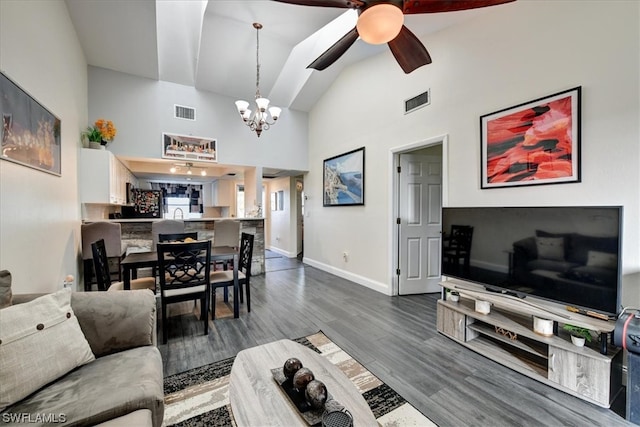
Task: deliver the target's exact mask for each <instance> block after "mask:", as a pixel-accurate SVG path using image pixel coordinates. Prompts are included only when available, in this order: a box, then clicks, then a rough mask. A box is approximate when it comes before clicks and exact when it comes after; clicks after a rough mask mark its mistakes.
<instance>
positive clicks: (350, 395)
mask: <svg viewBox="0 0 640 427" xmlns="http://www.w3.org/2000/svg"><path fill="white" fill-rule="evenodd" d="M290 357H297V358H298V359H300V361H301V362H302V364H303V366H305V367H307V368H309V369H311V371H313V374H314V376H315V377H316V379H318V380H319V381H322V382H323V383H324V384H325V385H326V387H327V390H328V391H329V393H330V394H331V395H332V396H333V398H334V399H335V400H337V401H338V402H340V403H341V404H342V405H344V407H345V408H346V409H348V410H349V412H351V415H352V416H353V421H354V426H356V427H357V426H375V425H377V422H376V419H375V417H374V416H373V413H372V412H371V409H370V408H369V405H368V404H367V402H366V401H365V400H364V397H362V394H361V393H360V391H359V390H358V389H357V388H356V386H355V385H354V384H353V383H352V382H351V380H349V378H347V376H346V375H345V374H344V373H343V372H342V371H341V370H340V369H339V368H338V367H337V366H335V365H334V364H333V363H331V362H330V361H329V360H327V359H326V358H325V357H323V356H322V355H319V354H317V353H316V352H314V351H312V350H310V349H308V348H306V347H305V346H303V345H300V344H298V343H295V342H293V341H290V340H280V341H275V342H272V343H269V344H264V345H260V346H257V347H253V348H249V349H246V350H242V351H241V352H239V353H238V355H237V356H236V359H235V361H234V362H233V366H232V368H231V375H230V380H229V400H230V402H231V409H232V411H233V417H234V418H235V420H236V423H237V425H238V426H257V425H259V426H296V425H301V426H307V425H308V424H307V423H306V421H305V420H304V419H303V418H302V417H301V416H300V414H299V413H298V410H297V409H296V408H295V406H294V405H293V403H291V401H290V400H289V398H288V397H287V396H286V394H285V393H284V391H283V390H282V389H281V388H280V386H279V385H278V384H277V383H276V381H275V380H274V379H273V376H272V374H271V369H273V368H278V367H282V366H283V365H284V362H285V360H287V359H288V358H290Z"/></svg>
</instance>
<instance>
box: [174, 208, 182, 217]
mask: <svg viewBox="0 0 640 427" xmlns="http://www.w3.org/2000/svg"><path fill="white" fill-rule="evenodd" d="M178 211H180V219H184V212H183V211H182V209H181V208H176V209H175V210H174V211H173V219H176V214H177V213H178Z"/></svg>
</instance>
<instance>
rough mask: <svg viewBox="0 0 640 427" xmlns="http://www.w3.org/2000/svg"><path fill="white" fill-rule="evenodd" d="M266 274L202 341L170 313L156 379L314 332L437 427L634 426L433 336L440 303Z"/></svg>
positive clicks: (294, 269)
mask: <svg viewBox="0 0 640 427" xmlns="http://www.w3.org/2000/svg"><path fill="white" fill-rule="evenodd" d="M266 264H267V265H266V271H267V273H265V274H264V275H260V276H256V277H252V279H251V313H247V312H246V305H242V306H241V309H240V318H239V319H234V318H233V316H232V310H231V309H230V308H229V307H227V306H224V305H223V304H220V303H219V304H218V307H217V311H216V319H215V321H212V322H210V329H209V335H208V336H204V335H203V325H202V322H200V321H198V320H197V318H196V317H195V315H194V314H193V313H194V312H197V311H198V310H197V309H196V310H194V307H193V303H192V302H190V303H183V304H177V305H175V306H170V308H169V316H171V317H170V318H169V321H168V327H169V341H168V343H167V344H166V345H161V344H159V348H160V351H161V353H162V357H163V361H164V371H165V375H171V374H175V373H179V372H182V371H185V370H187V369H190V368H195V367H198V366H202V365H205V364H208V363H211V362H214V361H217V360H220V359H224V358H227V357H231V356H233V355H235V354H236V353H237V352H238V351H240V350H242V349H245V348H249V347H253V346H256V345H260V344H264V343H267V342H270V341H274V340H278V339H282V338H298V337H302V336H306V335H310V334H312V333H314V332H317V331H318V330H322V331H323V332H324V333H325V334H326V335H327V336H328V337H329V338H330V339H331V340H333V341H334V342H335V343H336V344H337V345H339V346H340V347H342V348H343V349H344V350H345V351H347V352H348V353H349V354H351V355H352V356H353V357H354V358H356V359H357V360H358V361H359V362H360V363H362V364H363V365H365V366H366V367H367V369H369V370H370V371H371V372H372V373H373V374H375V375H376V376H378V377H379V378H380V379H381V380H382V381H384V382H386V383H387V384H389V385H390V386H391V387H393V388H394V389H395V390H396V391H397V392H398V393H400V394H401V395H402V396H403V397H404V398H406V399H407V400H408V401H409V402H410V403H411V404H413V405H414V406H415V407H416V408H417V409H419V410H420V411H422V412H423V413H424V414H425V415H427V416H428V417H429V418H430V419H431V420H432V421H434V422H435V423H437V424H438V425H439V426H441V427H446V426H581V427H582V426H622V425H633V424H632V423H629V422H627V421H625V419H624V418H623V417H621V416H619V415H617V414H616V413H615V412H614V411H613V410H608V409H603V408H600V407H598V406H595V405H592V404H589V403H586V402H584V401H582V400H580V399H577V398H575V397H572V396H570V395H568V394H565V393H563V392H561V391H558V390H555V389H554V388H551V387H548V386H545V385H544V384H541V383H539V382H537V381H534V380H532V379H529V378H528V377H525V376H524V375H521V374H518V373H516V372H514V371H512V370H510V369H508V368H505V367H503V366H501V365H499V364H497V363H495V362H492V361H491V360H489V359H487V358H485V357H483V356H480V355H478V354H476V353H474V352H472V351H471V350H468V349H466V348H464V347H462V346H461V345H459V344H457V343H455V342H454V341H452V340H450V339H448V338H446V337H444V336H442V335H440V334H438V333H437V332H436V301H437V299H438V298H439V295H435V294H430V295H416V296H402V297H389V296H385V295H382V294H380V293H378V292H375V291H373V290H370V289H367V288H365V287H362V286H360V285H357V284H354V283H352V282H349V281H347V280H344V279H341V278H339V277H336V276H333V275H331V274H328V273H326V272H323V271H321V270H318V269H315V268H313V267H309V266H304V265H303V264H301V263H300V262H299V261H297V260H296V259H288V258H284V257H276V258H272V259H267V260H266ZM218 299H219V300H221V299H222V298H221V295H218ZM161 327H162V325H161V324H159V325H158V328H159V332H160V331H161V329H160V328H161ZM159 338H161V334H160V335H159ZM158 342H159V343H161V342H162V341H161V339H159V341H158ZM621 404H622V408H624V400H623V399H621Z"/></svg>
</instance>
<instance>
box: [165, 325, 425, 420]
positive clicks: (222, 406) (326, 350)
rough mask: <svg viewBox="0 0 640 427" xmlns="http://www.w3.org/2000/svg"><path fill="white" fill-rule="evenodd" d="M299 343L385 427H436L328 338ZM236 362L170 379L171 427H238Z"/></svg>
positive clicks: (167, 405) (167, 414)
mask: <svg viewBox="0 0 640 427" xmlns="http://www.w3.org/2000/svg"><path fill="white" fill-rule="evenodd" d="M293 341H296V342H298V343H300V344H302V345H304V346H307V347H308V348H310V349H312V350H314V351H315V352H317V353H319V354H321V355H322V356H324V357H326V358H327V359H328V360H329V361H331V362H332V363H333V364H334V365H336V366H338V367H339V368H340V370H341V371H342V372H344V373H345V375H346V376H347V377H348V378H349V379H350V380H351V381H352V382H353V384H354V385H355V386H356V387H357V388H358V390H360V392H361V393H362V395H363V397H364V398H365V400H366V401H367V403H368V404H369V407H370V408H371V411H372V412H373V414H374V416H375V418H376V419H377V421H378V425H380V426H382V427H396V426H425V427H429V426H435V425H436V424H435V423H433V422H432V421H431V420H429V419H428V418H427V417H426V416H425V415H424V414H422V413H421V412H420V411H418V410H417V409H416V408H415V407H413V406H412V405H411V404H409V403H408V402H407V401H406V400H405V399H404V398H403V397H402V396H400V395H399V394H398V393H396V392H395V391H394V390H393V389H392V388H391V387H389V386H388V385H387V384H385V383H383V382H382V381H380V380H379V379H378V378H377V377H376V376H375V375H373V374H372V373H371V372H369V371H368V370H366V369H365V368H364V366H362V365H361V364H360V363H358V361H357V360H355V359H354V358H353V357H351V356H350V355H349V354H348V353H347V352H345V351H344V350H342V349H341V348H340V347H338V346H337V345H336V344H334V343H333V342H332V341H331V340H330V339H329V338H327V336H326V335H324V333H322V332H318V333H316V334H313V335H310V336H308V337H303V338H298V339H295V340H293ZM234 359H235V358H234V357H231V358H229V359H224V360H221V361H219V362H216V363H212V364H210V365H206V366H203V367H200V368H195V369H191V370H189V371H186V372H183V373H181V374H176V375H171V376H169V377H166V378H165V379H164V402H165V410H164V422H163V425H165V426H235V422H234V420H233V414H232V412H231V406H230V404H229V374H230V372H231V366H232V365H233V361H234Z"/></svg>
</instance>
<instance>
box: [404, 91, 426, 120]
mask: <svg viewBox="0 0 640 427" xmlns="http://www.w3.org/2000/svg"><path fill="white" fill-rule="evenodd" d="M429 104H431V89H427V91H426V92H422V93H421V94H420V95H418V96H414V97H413V98H410V99H407V100H405V101H404V113H405V114H408V113H411V112H413V111H416V110H418V109H420V108H422V107H424V106H426V105H429Z"/></svg>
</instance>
